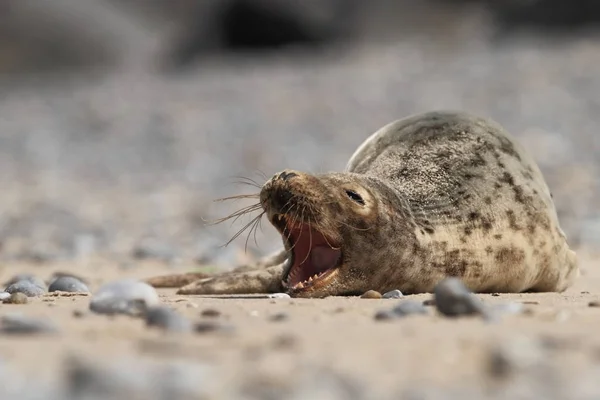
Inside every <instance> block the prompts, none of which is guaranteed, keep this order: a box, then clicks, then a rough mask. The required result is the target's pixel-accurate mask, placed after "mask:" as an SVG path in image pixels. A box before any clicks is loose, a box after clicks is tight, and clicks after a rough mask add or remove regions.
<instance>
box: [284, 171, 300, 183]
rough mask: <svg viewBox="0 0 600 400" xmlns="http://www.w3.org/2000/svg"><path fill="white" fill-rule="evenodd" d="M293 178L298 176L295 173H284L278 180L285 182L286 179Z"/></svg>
mask: <svg viewBox="0 0 600 400" xmlns="http://www.w3.org/2000/svg"><path fill="white" fill-rule="evenodd" d="M295 176H298V174H297V173H295V172H285V171H284V172H282V173H281V174H280V175H279V179H281V180H283V181H287V180H288V179H291V178H293V177H295Z"/></svg>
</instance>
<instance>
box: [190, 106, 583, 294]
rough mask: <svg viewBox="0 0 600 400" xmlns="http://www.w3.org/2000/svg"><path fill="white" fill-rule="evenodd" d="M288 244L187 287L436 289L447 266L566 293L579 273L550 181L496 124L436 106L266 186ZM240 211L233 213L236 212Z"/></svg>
mask: <svg viewBox="0 0 600 400" xmlns="http://www.w3.org/2000/svg"><path fill="white" fill-rule="evenodd" d="M257 198H258V202H257V204H255V205H254V206H251V207H248V208H246V209H244V210H242V211H240V212H239V213H235V214H233V215H239V214H240V213H245V212H250V211H260V215H259V216H258V217H257V219H255V220H254V221H255V222H256V221H257V220H258V219H260V218H261V217H262V216H263V215H264V216H266V217H267V219H268V220H269V221H270V222H271V224H272V225H273V226H274V227H275V228H276V229H277V230H278V231H279V233H281V236H282V239H283V245H284V249H283V250H282V251H280V252H278V253H277V254H274V255H272V256H270V257H267V258H266V259H264V260H260V261H259V262H258V263H257V264H256V265H253V266H245V267H241V268H238V269H235V270H233V271H231V272H226V273H222V274H218V275H215V276H211V277H206V278H202V279H198V280H196V281H194V282H192V283H189V284H187V285H185V286H183V287H181V288H180V289H179V290H178V293H179V294H240V293H269V292H286V293H288V294H289V295H291V296H294V297H326V296H336V295H357V294H361V293H364V292H366V291H367V290H376V291H378V292H380V293H385V292H388V291H390V290H394V289H399V290H401V291H402V293H404V294H415V293H425V292H427V293H431V292H433V290H434V288H435V286H436V284H437V283H438V282H440V281H441V280H442V279H444V278H446V277H457V278H460V279H461V280H462V282H463V283H464V284H465V285H466V286H467V287H468V288H469V289H470V290H472V291H474V292H479V293H489V292H505V293H506V292H512V293H517V292H527V291H533V292H561V291H564V290H565V289H567V288H568V287H569V286H571V285H572V283H573V282H574V280H575V279H576V278H577V277H578V276H579V268H578V265H577V257H576V255H575V252H574V251H572V250H571V249H570V248H569V245H568V243H567V238H566V236H565V234H564V232H563V231H562V229H561V228H560V224H559V221H558V216H557V213H556V209H555V206H554V203H553V199H552V196H551V193H550V191H549V188H548V186H547V184H546V182H545V180H544V178H543V176H542V173H541V171H540V169H539V168H538V166H537V164H536V163H535V161H534V160H533V158H532V157H531V156H530V155H529V154H528V153H527V152H526V151H525V149H524V148H522V147H521V145H520V144H519V143H518V142H517V141H516V140H515V139H514V138H513V137H512V136H511V135H510V134H509V133H507V132H506V131H505V130H504V129H503V128H502V127H501V126H500V125H499V124H498V123H496V122H495V121H493V120H490V119H487V118H482V117H479V116H475V115H471V114H467V113H463V112H452V111H435V112H428V113H424V114H419V115H414V116H410V117H407V118H404V119H400V120H397V121H394V122H391V123H389V124H387V125H385V126H384V127H382V128H381V129H379V130H378V131H376V132H375V133H373V134H372V135H371V136H369V137H368V138H367V139H366V140H365V141H364V142H363V143H362V144H361V145H360V146H359V148H358V149H357V150H356V151H355V152H354V154H353V155H352V156H351V157H350V160H349V161H348V163H347V166H346V169H345V170H344V171H343V172H330V173H324V174H310V173H306V172H301V171H294V170H284V171H282V172H279V173H277V174H275V175H274V176H273V177H272V178H271V179H269V180H268V181H267V182H266V183H264V185H262V187H261V189H260V194H258V195H257ZM233 215H232V216H233Z"/></svg>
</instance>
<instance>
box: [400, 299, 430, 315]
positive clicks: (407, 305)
mask: <svg viewBox="0 0 600 400" xmlns="http://www.w3.org/2000/svg"><path fill="white" fill-rule="evenodd" d="M392 312H393V313H394V314H396V315H398V316H400V317H404V316H406V315H411V314H427V308H426V307H425V306H424V305H423V304H422V303H418V302H416V301H411V300H404V301H402V302H400V304H398V305H397V306H396V307H394V308H393V309H392Z"/></svg>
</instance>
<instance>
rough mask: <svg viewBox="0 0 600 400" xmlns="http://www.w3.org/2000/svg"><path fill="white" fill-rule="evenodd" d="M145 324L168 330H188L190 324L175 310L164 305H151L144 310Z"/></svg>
mask: <svg viewBox="0 0 600 400" xmlns="http://www.w3.org/2000/svg"><path fill="white" fill-rule="evenodd" d="M145 319H146V326H149V327H157V328H161V329H164V330H165V331H169V332H189V331H190V330H191V328H192V324H191V323H190V322H189V321H188V320H187V319H185V318H184V317H183V316H181V315H179V314H178V313H177V312H175V310H173V309H171V308H169V307H165V306H159V307H153V308H150V309H149V310H148V311H146V315H145Z"/></svg>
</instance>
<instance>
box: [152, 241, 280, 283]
mask: <svg viewBox="0 0 600 400" xmlns="http://www.w3.org/2000/svg"><path fill="white" fill-rule="evenodd" d="M286 259H287V252H286V251H285V250H280V251H278V252H276V253H273V254H271V255H268V256H266V257H263V258H261V259H260V260H258V261H256V262H254V263H251V264H248V265H242V266H239V267H237V268H234V269H233V270H232V271H229V272H225V273H222V274H218V275H213V276H211V275H210V274H207V273H203V272H188V273H183V274H169V275H160V276H154V277H151V278H148V279H146V280H145V282H146V283H147V284H149V285H150V286H153V287H155V288H180V287H182V286H187V285H189V284H191V283H194V282H196V281H198V280H200V279H203V278H206V279H208V278H213V277H214V278H221V277H224V276H230V275H232V274H240V275H243V273H245V272H251V271H260V270H264V269H268V268H271V267H275V266H281V268H282V270H283V264H285V261H286ZM282 274H283V272H282ZM258 275H260V274H258Z"/></svg>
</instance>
